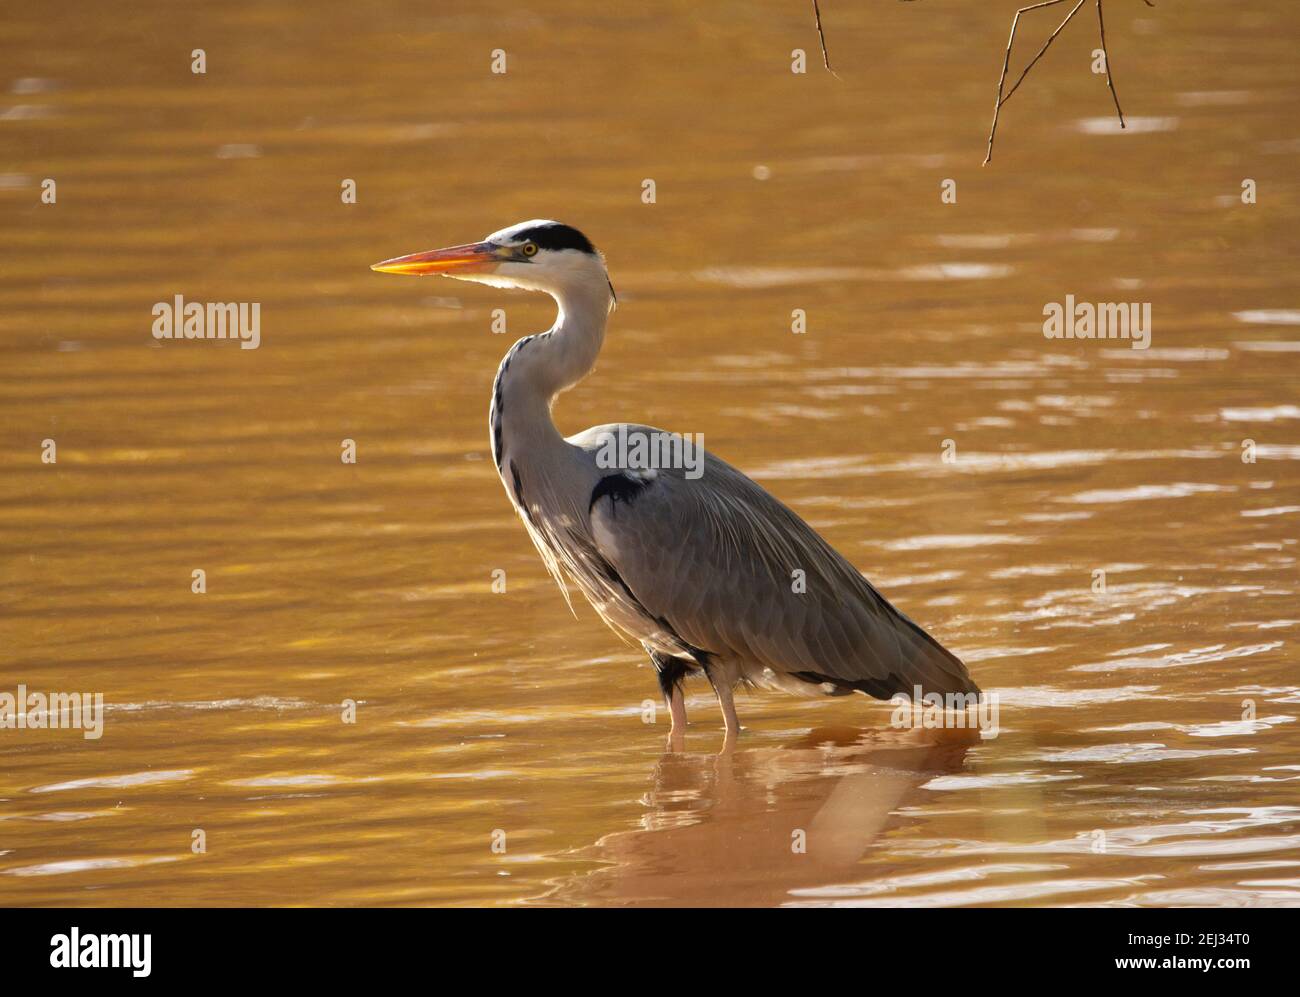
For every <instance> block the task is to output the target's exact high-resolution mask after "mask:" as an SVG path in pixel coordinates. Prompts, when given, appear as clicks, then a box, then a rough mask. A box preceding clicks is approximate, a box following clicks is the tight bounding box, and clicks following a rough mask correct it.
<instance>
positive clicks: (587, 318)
mask: <svg viewBox="0 0 1300 997" xmlns="http://www.w3.org/2000/svg"><path fill="white" fill-rule="evenodd" d="M549 293H550V294H551V296H552V297H553V298H555V303H556V304H557V305H558V306H559V314H558V315H557V316H556V319H555V324H554V325H553V326H551V328H550V330H549V331H548V332H544V333H541V334H540V335H536V336H526V337H525V338H523V339H521V340H519V342H517V343H515V345H514V346H512V347H511V348H510V351H509V352H508V353H507V354H506V355H505V359H503V360H502V361H501V367H500V368H499V369H498V370H497V377H496V383H495V384H494V385H493V387H492V406H491V409H490V412H489V422H490V426H491V432H492V456H493V458H494V459H495V460H496V463H497V468H498V470H499V471H501V474H502V477H505V478H507V479H508V478H509V474H510V472H509V470H508V469H507V466H506V464H507V462H508V461H509V460H512V459H513V460H516V461H521V460H527V459H528V457H530V456H532V457H534V458H536V457H540V456H541V454H542V452H544V451H546V450H548V449H553V448H556V447H559V446H563V445H564V440H563V438H562V437H561V436H560V433H559V430H557V429H556V428H555V423H554V422H553V421H552V419H551V405H552V403H554V401H555V398H556V396H558V395H559V394H560V393H561V392H563V391H567V390H568V389H569V388H571V387H573V386H574V385H575V384H577V383H578V382H579V381H581V380H582V379H583V378H584V377H586V376H587V375H588V374H589V373H591V370H592V368H593V367H594V366H595V365H596V357H597V356H598V355H599V354H600V347H601V344H602V343H603V342H604V340H605V324H606V322H607V321H608V320H609V309H610V297H609V292H608V290H607V285H606V284H605V283H604V282H601V283H600V284H599V285H597V283H596V282H595V281H586V282H577V281H574V282H573V283H571V284H567V285H565V286H564V287H561V288H559V289H555V290H551V291H550V292H549Z"/></svg>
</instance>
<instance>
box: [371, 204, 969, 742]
mask: <svg viewBox="0 0 1300 997" xmlns="http://www.w3.org/2000/svg"><path fill="white" fill-rule="evenodd" d="M371 269H373V270H378V271H381V272H383V273H397V274H412V275H426V274H437V275H441V276H444V277H454V278H456V279H458V280H467V281H474V282H476V283H479V284H487V285H489V286H491V287H499V288H520V289H523V290H528V291H541V292H544V293H546V294H549V295H550V296H551V297H552V298H554V299H555V302H556V305H557V306H558V315H557V317H556V320H555V324H554V325H553V326H551V328H550V329H549V330H548V331H546V332H543V333H540V334H538V335H532V336H525V337H524V338H523V339H521V340H519V341H518V342H517V343H515V344H514V345H513V346H512V347H511V348H510V350H509V351H508V352H507V353H506V355H505V358H504V359H503V360H502V361H501V366H500V368H499V370H498V371H497V376H496V381H495V383H494V385H493V388H492V403H491V406H490V409H489V426H490V430H491V440H492V456H493V459H494V460H495V462H496V468H497V472H498V474H499V475H500V476H501V481H502V483H503V484H504V485H505V490H506V495H507V496H508V497H509V499H510V502H511V503H512V504H513V505H514V507H515V509H516V511H517V512H518V513H519V516H520V518H521V519H522V520H523V523H524V526H525V528H526V529H527V531H528V535H529V536H530V537H531V538H532V541H533V543H534V544H535V545H536V547H537V551H538V553H539V554H540V555H541V557H542V561H543V562H544V564H545V565H546V568H547V570H548V571H549V572H550V574H551V576H552V577H553V578H554V579H555V581H556V583H557V584H558V585H559V587H560V591H561V592H562V593H563V594H564V598H565V600H566V602H569V600H570V595H569V589H568V585H567V584H566V582H571V583H572V584H574V585H575V586H576V587H577V588H578V589H579V591H581V592H582V594H583V595H584V596H586V598H587V599H588V600H589V601H590V602H591V604H592V606H593V607H594V608H595V610H596V612H597V613H598V614H599V615H600V616H601V618H602V619H603V620H604V621H605V622H606V623H607V624H608V625H609V626H610V627H611V628H612V629H613V630H614V631H615V632H616V633H619V634H621V635H623V636H625V637H627V638H630V639H631V640H632V641H634V642H638V643H640V644H641V646H642V647H643V648H644V650H645V651H646V653H647V654H648V655H649V657H650V661H651V662H652V663H653V665H654V667H655V670H656V672H657V673H658V678H659V686H660V690H661V692H662V694H663V696H664V700H665V702H666V704H667V707H668V710H669V714H670V716H671V718H672V733H671V735H670V739H671V738H672V737H676V738H680V735H681V733H682V731H683V729H684V728H685V725H686V705H685V699H684V697H683V693H682V682H683V680H684V679H685V678H686V677H687V676H688V675H694V674H699V673H703V674H704V676H705V677H706V678H707V679H708V680H709V682H710V683H711V684H712V686H713V691H714V693H715V694H716V695H717V698H718V703H719V706H720V707H721V709H722V715H723V719H724V722H725V726H726V734H727V739H728V740H731V739H732V738H734V736H735V735H736V733H737V732H738V731H739V723H738V721H737V718H736V708H735V704H734V701H733V689H734V688H735V687H736V686H737V685H738V684H740V683H742V682H743V683H745V684H748V685H753V686H761V687H767V688H777V689H783V690H786V691H789V692H794V693H797V694H801V695H830V696H841V695H848V694H850V693H853V692H863V693H866V694H867V695H869V696H873V697H875V698H877V699H890V698H891V697H893V696H895V695H898V694H902V695H905V696H907V697H908V698H909V699H911V698H913V697H914V696H915V694H916V692H917V690H920V691H921V692H922V693H923V694H933V693H937V694H939V695H942V696H945V697H949V696H953V695H957V696H965V697H977V696H978V695H979V688H978V687H977V686H976V685H975V683H974V681H972V679H971V677H970V675H969V673H968V672H967V671H966V667H965V665H963V664H962V662H961V661H960V660H959V659H958V658H957V657H956V656H955V655H954V654H952V653H951V652H949V651H948V650H946V649H945V648H944V647H943V646H942V645H941V644H940V643H939V642H938V641H937V640H935V639H934V638H933V637H931V636H930V635H929V634H928V633H926V632H925V631H924V630H923V629H921V627H920V626H918V625H917V624H916V623H913V622H912V620H910V619H909V618H908V617H907V616H905V615H903V613H901V612H899V611H898V610H897V609H895V608H894V607H893V606H892V605H890V603H889V602H888V601H886V599H885V598H884V596H882V595H881V594H880V593H879V592H877V591H876V589H875V588H874V587H873V586H872V585H871V583H870V582H868V581H867V580H866V578H864V577H863V575H862V573H861V572H859V571H858V570H857V569H856V568H855V567H854V566H853V565H852V564H850V563H849V561H848V560H847V559H846V558H844V557H843V556H842V555H840V554H839V553H838V552H837V551H835V550H834V548H832V547H831V546H830V544H828V543H827V542H826V541H825V540H823V539H822V538H821V536H819V535H818V534H817V532H816V531H814V530H813V528H812V527H810V526H809V525H808V524H807V523H805V522H804V521H803V520H802V519H801V518H800V517H799V516H797V515H796V514H795V513H794V512H792V511H791V510H790V509H788V508H787V507H786V506H785V505H783V504H782V503H781V502H779V501H778V500H777V499H776V498H775V497H773V496H772V495H771V494H770V493H768V492H767V490H766V489H764V488H762V487H761V486H759V485H758V484H756V483H755V482H753V481H751V480H750V479H749V478H747V477H746V476H745V475H744V474H742V473H741V472H740V471H738V470H736V469H735V468H734V467H732V466H731V465H729V464H727V463H726V462H724V461H723V460H721V459H720V458H718V457H716V456H714V455H712V454H708V453H705V454H703V463H702V473H701V474H699V475H698V476H691V475H689V474H688V473H687V472H686V471H685V470H684V469H683V468H681V467H672V466H668V467H664V466H648V465H646V464H645V463H644V462H642V463H640V464H638V466H622V467H612V468H611V467H609V466H602V465H608V461H601V460H598V456H599V454H600V453H601V451H602V449H603V448H605V447H606V446H607V444H608V441H609V439H610V438H611V436H617V435H622V436H623V437H624V438H628V437H638V436H639V437H641V438H648V439H656V440H661V439H664V438H665V437H671V436H672V435H673V434H668V433H665V432H664V431H662V430H657V429H654V428H653V427H650V426H642V425H637V424H628V423H616V424H609V425H605V426H595V427H593V428H591V429H588V430H586V431H585V432H582V433H579V434H577V435H576V436H570V437H568V438H565V437H564V436H561V435H560V432H559V430H557V429H556V427H555V423H554V422H553V421H552V418H551V406H552V404H553V403H554V401H555V399H556V397H557V396H558V395H559V394H560V393H561V392H563V391H567V390H568V389H569V388H572V387H573V386H574V385H576V384H577V383H578V382H579V381H581V380H582V379H583V378H584V377H586V376H587V374H588V373H590V372H591V370H592V368H593V367H594V365H595V363H596V357H597V354H599V353H600V348H601V345H602V343H603V341H604V338H605V326H606V324H607V322H608V320H609V315H610V313H611V312H612V311H613V310H614V304H615V296H614V288H613V285H612V284H611V282H610V280H609V275H608V273H607V271H606V269H605V262H604V258H603V257H602V256H601V254H600V253H598V252H597V251H596V249H595V247H594V246H593V245H592V244H591V241H590V240H589V239H587V237H586V236H585V235H583V234H582V233H581V232H579V231H578V230H577V229H575V228H572V227H570V226H568V225H563V224H561V223H559V222H555V221H547V220H542V219H537V220H533V221H527V222H521V223H519V224H517V225H512V226H510V227H509V228H504V229H501V230H500V231H499V232H494V233H492V234H491V235H489V236H488V237H487V238H486V239H484V240H483V241H482V242H476V243H469V244H466V245H461V246H453V247H451V248H449V249H437V250H432V251H430V252H423V253H414V254H412V255H410V256H400V257H397V258H395V259H391V260H385V261H384V262H382V263H376V264H374V266H373V267H372V268H371ZM792 579H796V581H792ZM570 608H572V603H571V602H570ZM969 701H973V698H972V700H969Z"/></svg>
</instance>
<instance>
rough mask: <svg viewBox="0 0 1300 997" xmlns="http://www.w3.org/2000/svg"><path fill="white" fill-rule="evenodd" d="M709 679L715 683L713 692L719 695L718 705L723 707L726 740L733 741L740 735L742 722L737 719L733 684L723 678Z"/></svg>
mask: <svg viewBox="0 0 1300 997" xmlns="http://www.w3.org/2000/svg"><path fill="white" fill-rule="evenodd" d="M709 678H710V680H711V681H713V691H714V693H716V694H717V697H718V705H719V706H720V707H722V723H723V725H724V726H725V727H726V730H727V738H726V739H727V740H728V741H731V740H733V739H734V738H735V736H736V735H737V734H739V733H740V721H739V720H738V719H737V718H736V701H735V699H734V698H733V696H732V694H731V683H729V682H728V681H726V679H724V678H721V677H719V678H717V679H714V678H713V676H712V675H710V676H709Z"/></svg>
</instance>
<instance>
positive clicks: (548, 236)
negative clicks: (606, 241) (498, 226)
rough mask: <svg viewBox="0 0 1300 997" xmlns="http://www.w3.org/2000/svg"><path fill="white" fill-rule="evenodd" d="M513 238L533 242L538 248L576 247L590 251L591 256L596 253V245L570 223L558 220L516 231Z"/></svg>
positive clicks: (586, 251)
mask: <svg viewBox="0 0 1300 997" xmlns="http://www.w3.org/2000/svg"><path fill="white" fill-rule="evenodd" d="M515 238H516V239H520V240H523V241H525V242H532V243H535V244H536V245H537V248H538V249H576V250H578V251H579V252H580V253H591V254H592V255H593V256H594V255H595V253H596V247H595V246H593V245H592V244H591V240H590V239H588V238H587V237H586V236H585V235H583V234H582V233H581V232H579V231H578V230H577V229H576V228H574V227H573V226H572V225H561V224H560V223H559V222H555V223H554V224H552V225H534V226H533V227H532V228H530V229H525V230H524V231H523V232H517V233H516V234H515Z"/></svg>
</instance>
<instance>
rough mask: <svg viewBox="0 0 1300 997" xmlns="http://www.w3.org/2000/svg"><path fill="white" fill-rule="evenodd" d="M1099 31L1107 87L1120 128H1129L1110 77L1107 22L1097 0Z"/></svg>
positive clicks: (1099, 1)
mask: <svg viewBox="0 0 1300 997" xmlns="http://www.w3.org/2000/svg"><path fill="white" fill-rule="evenodd" d="M1097 29H1098V30H1099V31H1100V32H1101V58H1102V61H1103V62H1105V63H1106V86H1108V87H1110V95H1111V97H1113V98H1114V99H1115V113H1116V114H1118V115H1119V126H1120V127H1121V128H1127V127H1128V125H1126V124H1124V108H1122V107H1120V106H1119V94H1117V93H1116V92H1115V81H1114V80H1113V79H1111V76H1110V53H1109V52H1107V51H1106V22H1105V21H1104V20H1102V16H1101V0H1097Z"/></svg>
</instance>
